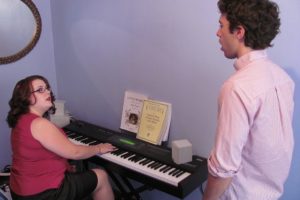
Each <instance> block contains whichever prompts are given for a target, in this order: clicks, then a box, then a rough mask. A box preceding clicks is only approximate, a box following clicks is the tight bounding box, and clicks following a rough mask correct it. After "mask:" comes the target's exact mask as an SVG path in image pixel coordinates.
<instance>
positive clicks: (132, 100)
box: [120, 91, 148, 133]
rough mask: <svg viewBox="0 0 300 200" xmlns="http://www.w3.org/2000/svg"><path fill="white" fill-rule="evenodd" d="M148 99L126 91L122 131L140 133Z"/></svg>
mask: <svg viewBox="0 0 300 200" xmlns="http://www.w3.org/2000/svg"><path fill="white" fill-rule="evenodd" d="M147 98H148V97H147V96H146V95H143V94H139V93H136V92H132V91H125V96H124V103H123V111H122V119H121V127H120V128H121V129H123V130H126V131H129V132H132V133H138V130H139V125H140V121H141V120H140V118H141V114H142V109H143V103H144V100H146V99H147Z"/></svg>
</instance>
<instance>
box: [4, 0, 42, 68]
mask: <svg viewBox="0 0 300 200" xmlns="http://www.w3.org/2000/svg"><path fill="white" fill-rule="evenodd" d="M41 29H42V21H41V16H40V14H39V11H38V9H37V8H36V6H35V5H34V3H33V2H32V1H31V0H0V64H7V63H12V62H15V61H17V60H19V59H21V58H22V57H24V56H25V55H26V54H28V53H29V52H30V51H31V50H32V49H33V47H34V46H35V45H36V43H37V42H38V40H39V38H40V35H41Z"/></svg>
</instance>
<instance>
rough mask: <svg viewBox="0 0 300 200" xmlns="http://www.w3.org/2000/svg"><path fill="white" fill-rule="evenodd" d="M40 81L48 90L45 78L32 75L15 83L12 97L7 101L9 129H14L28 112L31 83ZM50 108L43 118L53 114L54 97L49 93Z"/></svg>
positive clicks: (48, 86)
mask: <svg viewBox="0 0 300 200" xmlns="http://www.w3.org/2000/svg"><path fill="white" fill-rule="evenodd" d="M36 79H40V80H42V81H44V82H45V84H46V87H47V88H50V85H49V82H48V80H47V79H46V78H44V77H43V76H40V75H33V76H29V77H27V78H24V79H22V80H20V81H18V82H17V84H16V86H15V88H14V90H13V94H12V97H11V99H10V101H9V106H10V110H9V112H8V115H7V118H6V121H7V123H8V126H9V127H10V128H14V127H15V126H16V124H17V122H18V120H19V118H20V116H21V115H23V114H25V113H28V112H29V106H30V96H31V95H32V91H33V87H32V81H34V80H36ZM50 95H51V101H52V107H51V108H50V109H49V110H48V111H47V112H46V113H45V114H44V116H43V117H48V115H49V114H50V113H54V112H55V105H54V103H53V102H54V101H55V97H54V95H53V92H52V91H50Z"/></svg>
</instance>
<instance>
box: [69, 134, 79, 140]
mask: <svg viewBox="0 0 300 200" xmlns="http://www.w3.org/2000/svg"><path fill="white" fill-rule="evenodd" d="M79 136H80V135H78V134H76V133H74V134H70V135H69V136H68V137H69V138H71V139H75V138H77V137H79Z"/></svg>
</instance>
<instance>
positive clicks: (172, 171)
mask: <svg viewBox="0 0 300 200" xmlns="http://www.w3.org/2000/svg"><path fill="white" fill-rule="evenodd" d="M176 170H177V169H176V168H174V169H173V170H171V171H170V172H169V175H171V174H172V173H174V172H175V171H176Z"/></svg>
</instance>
